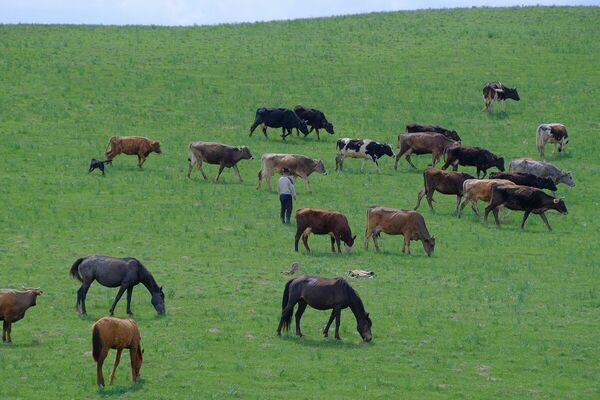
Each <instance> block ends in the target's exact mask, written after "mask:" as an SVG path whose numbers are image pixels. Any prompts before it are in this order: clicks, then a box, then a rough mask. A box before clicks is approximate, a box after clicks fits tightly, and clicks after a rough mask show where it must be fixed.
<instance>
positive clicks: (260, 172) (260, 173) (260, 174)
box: [258, 169, 262, 180]
mask: <svg viewBox="0 0 600 400" xmlns="http://www.w3.org/2000/svg"><path fill="white" fill-rule="evenodd" d="M261 179H262V169H261V170H260V171H258V180H261Z"/></svg>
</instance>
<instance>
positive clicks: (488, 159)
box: [442, 147, 504, 178]
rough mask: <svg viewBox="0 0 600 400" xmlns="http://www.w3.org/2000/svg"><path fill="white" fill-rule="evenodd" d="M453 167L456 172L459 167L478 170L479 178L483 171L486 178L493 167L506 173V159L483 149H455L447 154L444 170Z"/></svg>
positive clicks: (449, 150)
mask: <svg viewBox="0 0 600 400" xmlns="http://www.w3.org/2000/svg"><path fill="white" fill-rule="evenodd" d="M450 165H452V169H453V170H454V171H456V170H457V169H458V166H459V165H468V166H473V167H475V168H477V178H479V175H480V173H481V171H483V176H482V178H485V175H486V174H487V170H488V169H489V168H492V167H496V168H498V169H499V170H500V171H503V172H504V158H503V157H498V156H497V155H495V154H493V153H492V152H491V151H489V150H486V149H482V148H481V147H455V148H452V149H448V151H447V152H446V162H445V163H444V166H443V167H442V169H444V170H445V169H446V168H448V167H449V166H450Z"/></svg>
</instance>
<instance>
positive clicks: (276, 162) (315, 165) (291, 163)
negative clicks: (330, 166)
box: [256, 153, 327, 192]
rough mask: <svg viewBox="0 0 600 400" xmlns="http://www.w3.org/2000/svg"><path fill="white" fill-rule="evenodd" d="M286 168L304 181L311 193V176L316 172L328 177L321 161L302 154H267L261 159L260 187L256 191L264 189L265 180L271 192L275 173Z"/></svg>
mask: <svg viewBox="0 0 600 400" xmlns="http://www.w3.org/2000/svg"><path fill="white" fill-rule="evenodd" d="M284 168H287V169H289V170H290V175H293V176H299V177H300V178H302V179H304V180H305V181H306V186H307V188H308V191H309V192H312V188H311V187H310V180H309V179H308V177H309V175H310V174H312V173H313V172H315V171H316V172H319V173H321V174H323V175H327V171H326V170H325V165H323V161H321V160H313V159H311V158H308V157H306V156H303V155H300V154H276V153H265V154H263V155H262V157H261V169H260V171H258V187H257V188H256V189H260V188H261V187H262V180H263V179H265V180H266V181H267V188H268V189H269V190H271V177H272V176H273V174H274V173H275V172H279V173H281V172H282V171H283V169H284Z"/></svg>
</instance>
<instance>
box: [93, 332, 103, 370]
mask: <svg viewBox="0 0 600 400" xmlns="http://www.w3.org/2000/svg"><path fill="white" fill-rule="evenodd" d="M101 352H102V340H101V339H100V328H98V325H94V327H93V328H92V356H93V357H94V361H96V362H98V359H99V358H100V353H101Z"/></svg>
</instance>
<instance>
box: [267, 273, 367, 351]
mask: <svg viewBox="0 0 600 400" xmlns="http://www.w3.org/2000/svg"><path fill="white" fill-rule="evenodd" d="M296 303H298V311H296V334H297V335H298V336H302V331H301V330H300V318H302V314H303V313H304V310H305V309H306V306H307V305H310V306H311V307H312V308H316V309H317V310H330V309H333V310H332V311H331V316H330V317H329V322H327V325H326V326H325V329H324V330H323V336H325V337H327V335H328V332H329V327H330V326H331V323H332V322H333V318H335V338H336V339H338V340H341V338H340V318H341V316H342V310H343V309H345V308H347V307H350V309H351V310H352V312H353V313H354V317H355V318H356V324H357V325H356V330H357V331H358V333H360V336H361V337H362V339H363V340H364V341H365V342H370V341H371V339H372V338H373V336H372V335H371V325H372V324H371V319H370V318H369V313H368V312H366V311H365V307H364V306H363V303H362V300H361V299H360V297H359V296H358V294H357V293H356V292H355V291H354V289H352V286H350V285H349V284H348V282H346V281H345V280H344V279H342V278H333V279H328V278H320V277H318V276H307V275H302V276H299V277H297V278H295V279H291V280H290V281H288V283H287V284H286V285H285V290H284V291H283V302H282V303H281V309H282V311H281V319H280V320H279V326H278V327H277V336H281V329H282V328H283V329H284V330H288V329H289V328H290V324H291V322H292V315H293V314H294V306H295V305H296Z"/></svg>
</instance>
